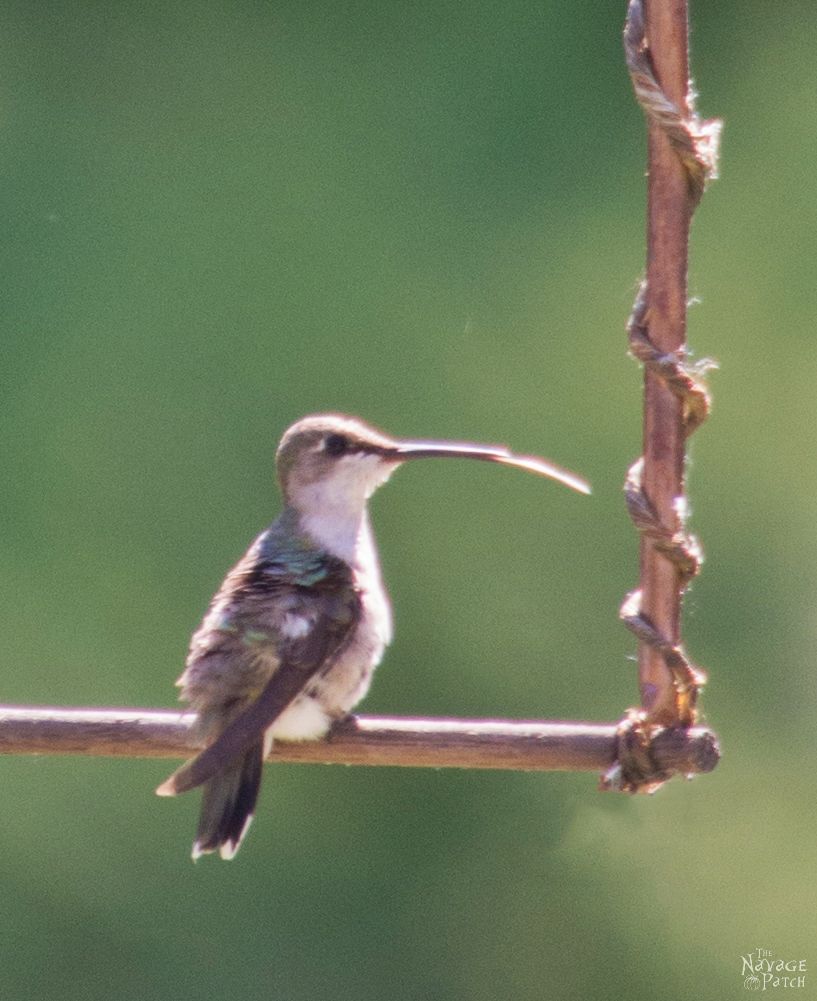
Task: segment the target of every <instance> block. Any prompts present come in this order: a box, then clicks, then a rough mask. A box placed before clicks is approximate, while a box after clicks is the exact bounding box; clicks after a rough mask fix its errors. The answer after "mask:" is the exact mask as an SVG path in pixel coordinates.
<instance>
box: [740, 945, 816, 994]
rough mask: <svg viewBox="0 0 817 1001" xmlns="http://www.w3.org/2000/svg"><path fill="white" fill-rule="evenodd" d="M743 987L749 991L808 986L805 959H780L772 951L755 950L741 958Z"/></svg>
mask: <svg viewBox="0 0 817 1001" xmlns="http://www.w3.org/2000/svg"><path fill="white" fill-rule="evenodd" d="M740 961H741V976H742V977H743V986H744V987H745V988H746V990H747V991H771V990H775V989H777V988H780V987H782V988H787V987H788V988H792V987H794V988H797V987H805V986H806V973H807V972H808V971H807V967H806V961H805V959H778V958H777V957H776V956H775V954H774V953H773V952H772V950H771V949H755V950H754V952H747V953H746V955H745V956H741V957H740Z"/></svg>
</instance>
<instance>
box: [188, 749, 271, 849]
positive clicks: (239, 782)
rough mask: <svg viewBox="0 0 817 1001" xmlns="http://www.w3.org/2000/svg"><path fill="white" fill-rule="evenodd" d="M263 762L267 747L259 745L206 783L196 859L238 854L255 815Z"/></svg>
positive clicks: (195, 847)
mask: <svg viewBox="0 0 817 1001" xmlns="http://www.w3.org/2000/svg"><path fill="white" fill-rule="evenodd" d="M263 763H264V748H263V745H262V744H261V743H258V744H255V745H254V746H253V747H251V748H250V749H249V750H248V751H245V752H244V754H242V756H241V757H240V758H239V759H238V760H237V761H236V763H235V764H234V765H231V766H230V767H229V768H225V769H224V770H223V771H221V772H219V773H218V774H216V775H214V776H213V777H212V778H211V779H209V780H208V781H207V782H206V783H205V784H204V786H203V790H202V799H201V814H200V815H199V826H198V830H197V831H196V840H195V842H194V844H193V859H194V860H195V859H197V858H198V857H199V856H200V855H206V854H207V853H208V852H215V851H217V852H218V853H219V855H221V857H222V858H224V859H230V858H232V857H233V855H235V853H236V852H237V851H238V847H239V845H240V844H241V841H242V839H243V837H244V835H245V834H246V833H247V828H248V827H249V825H250V821H251V820H252V816H253V813H254V812H255V802H256V800H257V799H258V790H259V788H260V786H261V771H262V768H263Z"/></svg>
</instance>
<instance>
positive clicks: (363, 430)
mask: <svg viewBox="0 0 817 1001" xmlns="http://www.w3.org/2000/svg"><path fill="white" fill-rule="evenodd" d="M433 458H449V459H481V460H484V461H488V462H498V463H501V464H503V465H506V466H516V467H517V468H519V469H525V470H527V471H528V472H532V473H538V474H539V475H540V476H547V477H550V479H554V480H558V481H559V482H560V483H564V484H565V485H566V486H569V487H571V488H572V489H573V490H578V491H579V492H580V493H590V487H589V486H588V485H587V484H586V483H585V482H584V480H582V479H581V478H580V477H578V476H576V475H574V474H573V473H570V472H568V471H567V470H565V469H560V468H559V467H558V466H555V465H554V464H553V463H551V462H549V461H548V460H547V459H540V458H538V457H536V456H524V455H514V454H513V453H512V452H509V451H508V449H507V448H505V447H504V446H502V445H474V444H471V443H470V442H449V441H406V440H403V439H400V438H391V437H390V436H389V435H387V434H384V433H383V432H382V431H379V430H378V429H377V428H374V427H372V426H371V425H370V424H366V423H365V422H364V421H361V420H359V419H358V418H357V417H346V416H344V415H342V414H316V415H314V416H311V417H304V418H303V419H302V420H299V421H297V422H296V423H295V424H293V425H292V427H291V428H289V429H288V430H287V431H286V433H285V434H284V437H283V438H282V439H281V444H280V445H279V446H278V454H277V466H278V479H279V481H280V484H281V492H282V493H283V496H284V500H285V501H286V503H287V505H289V506H290V507H292V508H294V509H295V510H296V511H297V512H298V513H299V515H300V518H301V523H302V525H303V526H304V527H305V528H306V530H307V531H308V532H309V533H310V534H311V535H312V536H313V537H314V538H316V539H318V540H319V541H320V542H321V543H322V544H323V545H325V546H326V547H327V548H328V549H329V550H330V552H334V553H335V554H336V555H340V556H342V557H344V558H348V555H349V554H350V553H351V552H353V551H354V545H355V540H356V538H357V535H358V532H359V530H360V526H361V525H362V523H363V516H364V513H365V510H366V501H367V500H368V499H369V497H371V495H372V494H373V493H374V491H375V490H376V489H377V488H378V487H379V486H380V485H381V483H385V482H386V480H387V479H388V478H389V476H391V474H392V473H393V472H394V470H395V469H396V468H397V467H398V466H399V465H400V464H401V463H402V462H405V461H407V460H408V459H433Z"/></svg>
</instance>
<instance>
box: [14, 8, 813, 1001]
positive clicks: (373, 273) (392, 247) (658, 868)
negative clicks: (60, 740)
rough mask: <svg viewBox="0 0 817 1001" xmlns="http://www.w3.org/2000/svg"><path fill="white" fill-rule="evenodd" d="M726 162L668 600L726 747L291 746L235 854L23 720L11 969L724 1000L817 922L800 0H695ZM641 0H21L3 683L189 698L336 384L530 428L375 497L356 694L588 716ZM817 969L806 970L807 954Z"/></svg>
mask: <svg viewBox="0 0 817 1001" xmlns="http://www.w3.org/2000/svg"><path fill="white" fill-rule="evenodd" d="M693 15H694V31H693V55H694V68H695V74H696V81H697V83H698V85H699V87H700V89H701V91H702V94H703V97H702V100H701V110H702V112H703V113H704V114H705V115H720V116H722V117H723V118H724V119H725V123H726V124H725V135H724V150H723V164H722V174H723V179H722V180H721V181H720V182H718V184H717V185H715V186H714V187H713V189H712V191H711V193H710V194H709V195H707V197H706V198H705V200H704V203H703V205H702V206H701V208H700V210H699V212H698V215H697V217H696V222H695V228H694V234H693V235H694V239H693V247H692V261H693V264H692V273H691V292H692V294H694V295H695V296H698V297H700V299H701V300H702V302H701V304H699V305H696V306H695V308H694V310H693V311H692V314H691V322H690V332H691V340H692V343H693V346H694V347H695V349H696V350H697V351H698V352H699V353H700V354H707V355H712V356H714V357H716V358H717V359H718V360H719V362H720V364H721V371H720V372H718V373H716V374H715V375H714V377H713V379H712V382H713V384H714V391H715V413H714V417H713V420H712V421H711V423H710V424H709V425H707V426H706V428H705V429H704V430H702V431H701V432H700V434H699V435H698V436H697V437H696V439H695V440H694V443H693V467H692V477H691V483H692V500H693V505H694V520H693V527H694V529H695V530H696V531H697V532H698V533H699V534H700V535H701V536H702V538H703V541H704V544H705V548H706V551H707V554H708V562H707V564H706V566H705V568H704V573H703V576H702V577H701V578H700V580H699V581H698V582H697V583H696V584H695V586H694V588H693V590H692V592H691V595H690V597H689V600H688V602H687V615H686V633H687V643H688V647H689V649H690V652H691V653H692V655H693V656H694V657H695V658H696V659H697V660H699V661H700V662H701V663H702V664H704V665H705V666H707V667H708V668H709V669H710V671H711V675H712V680H711V684H710V686H709V687H708V689H707V691H706V693H705V699H704V708H705V711H706V712H707V715H708V718H709V721H710V722H711V724H712V725H713V726H714V727H715V728H716V729H717V730H718V731H719V732H720V734H721V737H722V741H723V750H724V760H723V762H722V765H721V767H720V768H719V769H718V770H717V772H715V773H714V774H713V775H711V776H709V777H706V778H701V779H698V780H697V781H695V782H693V783H690V784H686V783H683V782H680V781H679V782H674V783H672V784H671V785H670V786H669V787H667V788H666V789H664V790H662V791H661V792H660V793H659V794H658V795H657V796H655V797H654V798H637V799H628V798H623V797H621V798H619V797H615V796H610V795H607V796H601V795H599V794H598V793H596V791H595V788H594V779H593V777H592V776H573V775H571V776H567V775H565V776H559V775H555V776H548V775H545V776H541V775H540V776H532V775H522V774H481V773H455V772H433V771H410V770H405V771H403V770H389V769H383V770H377V769H344V768H338V767H334V768H329V767H326V768H321V767H305V766H277V767H270V768H269V769H268V774H267V781H266V784H265V789H264V792H263V798H262V804H261V809H260V812H259V816H258V817H257V819H256V821H255V824H254V828H253V830H252V832H251V835H250V837H249V839H248V841H247V843H246V845H245V846H244V848H243V849H242V851H241V853H240V854H239V856H238V858H237V859H236V860H235V862H233V863H230V864H221V863H218V862H216V861H213V860H204V861H202V862H200V863H199V864H198V865H196V866H195V867H194V866H193V865H192V864H191V863H190V862H189V859H188V851H189V843H190V839H191V835H192V830H193V824H194V815H195V812H196V810H197V802H196V799H195V797H187V798H184V799H182V800H178V801H166V800H159V799H157V798H156V797H154V796H153V788H154V786H155V785H156V784H157V782H158V781H159V780H160V779H161V778H162V777H163V776H164V775H165V773H166V771H167V770H168V767H169V763H164V762H142V761H133V762H131V761H103V760H86V759H64V760H60V759H56V758H49V759H23V758H20V759H15V758H7V759H4V760H2V761H0V774H1V775H2V780H1V781H2V790H3V795H2V807H0V818H2V828H3V852H2V854H1V855H0V893H1V894H2V900H3V906H2V908H0V995H2V997H3V998H13V999H15V1001H16V999H27V998H36V999H38V1001H51V999H54V1001H56V999H60V1001H74V999H76V1001H79V999H82V1001H102V999H110V998H116V999H119V1001H129V999H139V1001H145V999H164V998H178V999H183V1001H187V999H190V1001H194V999H204V998H221V999H224V1001H232V999H238V998H242V999H244V998H256V997H257V998H261V997H264V998H274V999H281V1001H318V999H323V998H327V999H328V998H332V999H333V1001H343V999H354V1001H380V999H383V998H389V999H395V1001H403V999H414V998H435V999H440V1001H449V999H450V1001H454V999H466V998H467V999H469V1001H488V999H496V998H508V997H514V998H520V999H526V1001H527V999H531V1001H534V999H536V1001H541V999H547V998H558V999H572V998H582V999H588V998H609V997H616V996H623V995H626V996H627V997H630V998H645V999H646V998H650V999H652V998H656V997H675V998H686V997H690V998H692V997H694V998H704V999H707V998H713V999H714V998H718V999H722V998H726V997H732V996H737V994H739V993H740V992H741V991H742V990H743V983H742V978H741V976H740V972H741V961H740V957H741V955H743V954H745V953H747V952H749V951H750V950H752V949H755V948H758V947H762V948H766V949H769V950H772V951H773V952H774V953H775V955H776V956H780V957H792V958H797V959H801V958H806V959H807V960H808V961H809V962H810V963H811V965H812V967H815V966H817V947H815V941H817V936H816V935H815V931H817V928H816V927H815V924H816V922H815V910H814V870H815V864H816V863H817V847H815V845H816V844H817V839H816V838H815V831H814V801H815V784H814V777H813V776H814V767H813V761H814V753H815V740H814V718H815V710H816V709H817V706H815V702H816V701H817V690H816V689H815V681H814V679H815V671H814V666H813V653H812V651H813V647H814V639H815V631H816V629H817V626H816V625H815V623H816V621H817V620H816V619H815V611H814V608H815V591H817V581H816V580H815V574H814V572H813V567H814V566H815V565H817V541H815V540H816V539H817V533H815V531H814V520H815V504H814V499H813V498H814V496H815V493H817V483H815V461H814V460H815V452H816V450H815V445H816V444H817V443H816V442H815V431H814V428H815V420H814V388H813V386H814V378H815V370H817V347H815V340H814V336H813V328H814V321H815V291H814V290H815V281H814V259H815V250H816V249H817V248H815V242H817V219H815V215H817V209H815V206H816V205H817V182H815V176H814V170H813V164H814V156H815V148H814V145H815V140H814V136H815V130H814V127H813V125H814V122H813V95H814V93H815V90H816V89H817V65H816V64H815V61H814V58H813V37H814V32H815V31H817V8H815V7H814V6H813V5H812V4H810V3H806V2H802V0H800V2H797V0H795V2H793V3H790V4H787V5H785V7H784V8H780V7H779V5H770V4H767V3H764V2H762V0H744V2H743V3H740V4H737V3H726V4H704V3H696V4H695V5H694V10H693ZM623 16H624V3H623V2H622V3H618V2H616V3H603V4H598V3H591V2H589V0H573V2H572V3H569V4H564V3H555V2H552V0H544V2H537V3H534V2H531V0H510V2H506V3H498V2H487V0H469V2H465V3H457V2H452V0H435V2H433V3H428V2H419V3H412V4H397V3H385V4H384V3H373V2H358V3H349V4H335V3H326V2H315V3H296V2H286V0H284V2H281V3H262V2H257V0H256V2H252V0H232V2H231V0H221V2H209V0H207V2H205V3H193V2H189V0H188V2H184V0H169V2H167V3H161V4H160V3H155V2H145V3H141V4H102V3H96V2H90V0H86V2H82V0H76V2H73V3H72V2H45V3H37V4H30V3H21V2H16V3H15V2H12V3H10V4H8V5H6V8H5V13H4V15H3V18H2V29H0V107H1V108H2V121H1V122H0V156H1V157H2V183H0V191H2V194H1V195H0V197H2V203H3V221H4V226H3V229H4V234H5V236H4V239H3V240H2V245H0V253H2V257H3V260H2V275H3V279H2V291H3V295H2V306H0V309H2V314H3V315H2V327H3V351H2V365H0V383H1V384H2V388H1V389H0V399H1V400H2V403H0V406H1V407H2V412H3V419H2V425H1V427H2V430H0V438H1V439H2V463H3V471H4V475H3V478H2V481H3V482H2V488H0V519H1V520H2V526H3V531H2V544H1V545H0V567H1V568H2V569H1V572H0V629H1V630H2V658H0V663H1V664H2V667H1V668H0V671H1V672H2V694H3V699H4V700H5V701H9V702H16V703H31V704H43V703H56V704H60V703H63V704H73V705H77V704H90V705H125V706H139V705H152V706H172V705H173V704H174V699H175V692H174V689H173V684H172V683H173V680H174V679H175V677H176V676H177V675H178V673H179V671H180V669H181V665H182V661H183V657H184V654H185V649H186V643H187V638H188V636H189V634H190V632H191V630H192V629H193V628H194V627H195V625H196V624H197V622H198V620H199V617H200V615H201V614H202V612H203V610H204V608H205V607H206V604H207V601H208V600H209V597H210V595H211V593H212V592H213V590H214V589H215V587H216V586H217V585H218V584H219V582H220V580H221V577H222V576H223V574H224V572H225V571H226V570H227V568H228V567H229V566H230V565H231V563H232V561H233V560H234V559H235V558H236V557H238V556H239V555H240V554H241V553H242V552H243V549H244V547H245V545H246V544H247V543H248V542H249V540H250V539H251V538H252V537H253V535H254V534H255V533H256V532H257V531H258V530H259V529H260V528H261V527H263V526H264V525H265V524H266V523H267V522H268V521H270V520H271V519H272V517H273V516H274V514H275V512H276V510H277V504H278V501H277V497H276V494H275V488H274V480H273V473H272V458H273V451H274V447H275V444H276V441H277V438H278V436H279V434H280V433H281V431H282V430H283V429H284V428H285V426H286V425H287V424H289V423H290V422H291V421H292V420H294V419H295V418H297V417H299V416H301V415H302V414H304V413H308V412H310V411H314V410H325V409H341V410H345V411H348V412H352V413H358V414H360V415H361V416H364V417H366V418H368V419H369V420H371V421H374V422H376V423H379V424H381V425H382V426H384V427H385V428H387V429H388V430H390V431H392V432H394V433H395V434H403V435H418V436H437V437H452V438H456V437H469V438H476V439H482V440H488V441H491V440H500V441H505V442H507V443H509V444H511V445H513V446H514V447H516V448H518V449H520V450H526V451H540V452H542V453H544V454H547V455H551V456H552V457H553V458H554V459H556V460H557V461H560V462H562V463H564V464H566V465H571V466H573V467H574V468H576V469H577V470H578V471H579V472H581V473H583V474H585V475H586V476H588V477H589V478H590V479H591V480H592V481H593V484H594V488H595V490H594V495H593V497H592V498H590V499H586V498H581V497H578V496H574V495H571V494H569V492H568V491H565V490H562V489H561V488H558V487H556V486H554V485H549V484H546V483H543V482H541V481H537V480H535V479H534V478H532V477H525V476H523V475H521V474H517V473H514V472H512V471H510V470H500V469H496V468H489V467H485V468H483V467H482V466H478V465H476V464H474V466H473V467H472V466H470V465H468V464H464V463H463V464H455V463H451V464H432V463H429V464H428V465H427V467H421V466H419V465H418V466H417V467H412V468H411V469H406V470H403V471H401V472H400V473H399V474H398V475H397V476H396V477H395V479H394V481H393V482H392V483H391V484H390V485H389V487H388V488H387V489H385V490H384V491H383V493H382V494H381V495H378V497H377V499H376V502H375V504H374V516H375V522H376V527H377V530H378V535H379V539H380V542H381V548H382V550H383V562H384V568H385V572H386V575H387V578H388V581H389V583H390V587H391V591H392V595H393V598H394V603H395V609H396V620H397V637H396V640H395V643H394V645H393V647H392V648H391V650H390V651H389V653H388V656H387V659H386V661H385V663H384V664H383V666H382V667H381V669H380V671H379V673H378V677H377V679H376V682H375V685H374V688H373V691H372V693H371V695H370V697H369V699H368V700H367V702H366V704H365V710H366V711H368V712H373V713H374V712H382V713H413V714H422V713H433V714H452V715H481V716H491V715H494V716H515V717H550V718H558V717H565V718H583V717H585V718H591V719H599V720H610V719H614V718H616V716H617V715H618V714H620V713H621V712H622V711H623V710H624V708H625V707H626V706H628V705H630V704H632V703H633V701H634V700H635V699H636V697H637V696H636V685H635V672H634V667H633V665H632V663H631V661H630V659H629V657H630V654H631V653H632V651H633V646H634V644H633V642H632V640H631V639H630V637H629V636H628V635H627V634H626V633H625V631H624V630H623V629H622V628H621V627H620V626H619V624H618V623H617V619H616V614H617V607H618V604H619V601H620V600H621V598H622V596H623V595H624V594H625V592H626V591H627V590H629V589H630V588H632V587H633V586H634V584H635V581H636V540H635V536H634V533H633V532H632V531H631V529H630V527H629V525H628V522H627V520H626V517H625V514H624V509H623V504H622V500H621V495H620V485H621V482H622V480H623V476H624V472H625V469H626V468H627V466H628V464H629V463H630V462H631V460H632V459H633V458H635V456H636V455H637V453H638V451H639V436H640V414H639V409H640V377H639V373H638V371H637V368H636V366H635V365H634V364H633V363H632V362H630V361H629V360H628V359H627V357H626V341H625V336H624V329H623V328H624V321H625V319H626V316H627V313H628V311H629V307H630V304H631V301H632V297H633V292H634V289H635V284H636V281H637V279H638V277H639V274H640V272H641V269H642V263H643V255H644V250H643V229H644V223H643V215H644V207H643V206H644V181H643V169H644V145H645V143H644V129H643V123H642V119H641V115H640V113H639V111H638V110H637V108H636V107H635V105H634V103H633V101H632V99H631V95H630V91H629V84H628V80H627V77H626V74H625V71H624V68H623V65H622V58H621V52H620V41H619V39H620V30H621V25H622V22H623ZM814 976H817V970H815V972H814V973H809V975H808V977H809V980H808V981H807V987H806V988H805V990H803V991H802V992H800V993H798V997H800V996H803V997H805V996H810V997H813V996H816V995H815V993H814V983H813V981H812V980H811V978H812V977H814Z"/></svg>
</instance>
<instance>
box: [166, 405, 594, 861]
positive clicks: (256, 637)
mask: <svg viewBox="0 0 817 1001" xmlns="http://www.w3.org/2000/svg"><path fill="white" fill-rule="evenodd" d="M431 458H453V459H457V458H464V459H479V460H483V461H488V462H495V463H500V464H502V465H506V466H516V467H518V468H520V469H525V470H528V471H529V472H533V473H538V474H539V475H542V476H547V477H550V478H551V479H553V480H557V481H559V482H560V483H563V484H565V485H566V486H568V487H571V488H572V489H574V490H577V491H579V492H580V493H589V492H590V488H589V486H588V485H587V483H585V482H584V480H582V479H581V478H580V477H578V476H576V475H574V474H573V473H570V472H568V471H567V470H565V469H561V468H559V467H558V466H556V465H554V464H553V463H551V462H549V461H547V460H546V459H540V458H537V457H535V456H520V455H514V454H513V453H512V452H509V451H508V449H506V448H504V447H502V446H498V445H476V444H471V443H467V442H449V441H407V440H402V439H399V438H392V437H390V436H389V435H387V434H384V433H383V432H382V431H380V430H378V429H377V428H374V427H372V426H371V425H369V424H366V423H364V421H362V420H359V419H358V418H356V417H348V416H345V415H341V414H318V415H313V416H309V417H304V418H303V419H301V420H299V421H297V422H296V423H295V424H293V425H292V426H291V427H290V428H289V429H288V430H287V431H286V432H285V434H284V436H283V438H282V439H281V442H280V444H279V446H278V451H277V455H276V467H277V473H278V481H279V485H280V490H281V495H282V499H283V510H282V511H281V514H280V515H279V516H278V518H277V519H276V520H275V521H274V522H273V523H272V525H270V527H269V528H267V529H266V530H265V531H263V532H262V533H261V534H260V535H259V536H258V538H256V539H255V541H254V542H253V543H252V545H251V546H250V548H249V549H248V550H247V553H246V554H245V555H244V556H243V557H242V559H241V560H239V562H238V563H237V564H236V566H235V567H234V568H233V569H232V570H231V571H230V572H229V574H228V575H227V577H226V579H225V580H224V583H223V584H222V586H221V588H220V589H219V590H218V592H217V593H216V595H215V596H214V598H213V599H212V602H211V604H210V607H209V609H208V611H207V613H206V615H205V617H204V620H203V621H202V623H201V625H200V626H199V628H198V629H197V630H196V632H195V633H194V634H193V637H192V639H191V642H190V650H189V654H188V657H187V661H186V664H185V669H184V672H183V674H182V675H181V677H180V678H179V680H178V682H177V685H178V686H179V687H180V689H181V695H180V698H182V699H183V700H184V701H186V702H187V703H188V704H189V706H190V707H191V708H192V709H193V710H195V712H196V714H197V716H196V722H195V731H196V736H197V738H198V739H199V740H200V742H201V744H202V745H203V747H204V749H203V750H202V751H201V752H200V753H199V754H197V755H196V756H195V757H194V758H192V759H191V760H190V761H188V762H187V763H185V764H184V765H182V766H181V767H180V768H179V769H177V770H176V771H175V772H174V773H173V774H172V775H171V776H170V777H169V778H168V779H167V780H166V781H165V782H163V783H162V785H160V786H159V788H158V789H157V790H156V792H157V793H158V794H159V795H160V796H174V795H176V794H177V793H183V792H187V791H188V790H190V789H194V788H196V787H197V786H202V787H203V792H202V802H201V813H200V817H199V823H198V829H197V832H196V837H195V841H194V843H193V852H192V855H193V859H194V860H195V859H197V858H199V856H201V855H204V854H208V853H211V852H215V851H218V852H219V854H220V856H221V857H222V858H224V859H230V858H232V857H233V856H234V855H235V853H236V851H237V850H238V848H239V846H240V844H241V842H242V839H243V838H244V835H245V834H246V832H247V828H248V826H249V823H250V821H251V820H252V817H253V814H254V812H255V805H256V801H257V798H258V791H259V788H260V785H261V771H262V765H263V762H264V759H265V758H266V757H267V755H268V754H269V752H270V750H271V748H272V743H273V741H274V740H282V741H300V740H318V739H320V738H321V737H323V736H325V735H326V733H327V732H328V731H329V729H330V727H331V726H332V724H333V723H334V722H336V721H337V720H340V719H343V718H344V717H347V716H348V715H349V714H350V712H351V710H352V709H353V708H354V707H355V706H356V705H357V704H358V702H359V701H360V700H361V699H362V698H363V697H364V695H365V694H366V692H367V691H368V689H369V685H370V682H371V680H372V673H373V672H374V669H375V667H377V665H378V664H379V662H380V659H381V657H382V656H383V652H384V650H385V648H386V646H387V645H388V644H389V642H390V641H391V638H392V616H391V607H390V604H389V598H388V595H387V592H386V589H385V587H384V585H383V580H382V577H381V573H380V566H379V561H378V556H377V550H376V548H375V543H374V536H373V535H372V529H371V523H370V519H369V512H368V507H367V501H368V500H369V498H370V497H371V495H372V494H373V493H374V491H375V490H376V489H377V488H378V487H379V486H381V484H383V483H385V482H386V480H388V478H389V477H390V476H391V474H392V473H393V472H394V471H395V469H397V467H398V466H400V465H401V464H402V463H404V462H406V461H408V460H410V459H431Z"/></svg>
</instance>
